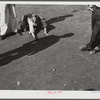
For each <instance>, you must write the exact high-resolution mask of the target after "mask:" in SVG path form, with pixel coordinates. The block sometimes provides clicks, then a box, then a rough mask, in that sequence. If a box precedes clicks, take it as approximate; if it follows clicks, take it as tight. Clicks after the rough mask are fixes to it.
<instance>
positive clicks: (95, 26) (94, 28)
mask: <svg viewBox="0 0 100 100" xmlns="http://www.w3.org/2000/svg"><path fill="white" fill-rule="evenodd" d="M96 22H97V21H96V15H95V13H94V12H92V20H91V28H92V35H91V39H90V42H89V43H88V44H87V45H86V46H82V47H80V48H79V49H80V50H81V51H86V50H87V51H90V50H92V49H94V47H95V42H96V38H97V34H98V31H99V27H98V26H99V22H97V23H96Z"/></svg>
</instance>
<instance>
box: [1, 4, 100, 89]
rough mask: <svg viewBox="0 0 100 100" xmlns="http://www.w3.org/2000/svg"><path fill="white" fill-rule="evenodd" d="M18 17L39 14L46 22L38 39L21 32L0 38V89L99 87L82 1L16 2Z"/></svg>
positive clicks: (98, 57) (99, 70) (98, 63)
mask: <svg viewBox="0 0 100 100" xmlns="http://www.w3.org/2000/svg"><path fill="white" fill-rule="evenodd" d="M16 7H17V16H18V20H20V19H21V16H22V15H24V14H27V13H31V12H34V13H36V14H39V15H40V16H42V17H43V18H45V21H46V23H47V25H48V27H47V29H48V34H49V36H47V37H46V36H44V34H43V30H41V31H40V32H39V34H38V37H39V38H40V39H39V41H37V42H36V41H34V39H33V38H32V37H31V36H30V35H29V34H28V32H24V33H23V35H22V36H20V35H19V34H17V35H14V36H9V37H8V38H6V39H5V40H3V41H0V90H100V76H99V75H100V53H97V54H95V55H89V52H82V51H80V50H79V46H81V45H83V44H86V43H87V42H89V39H90V36H91V11H88V10H87V9H86V6H83V5H78V6H77V5H59V6H57V5H17V6H16Z"/></svg>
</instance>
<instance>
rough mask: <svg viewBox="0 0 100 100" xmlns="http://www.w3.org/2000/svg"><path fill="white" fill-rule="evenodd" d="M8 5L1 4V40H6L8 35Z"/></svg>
mask: <svg viewBox="0 0 100 100" xmlns="http://www.w3.org/2000/svg"><path fill="white" fill-rule="evenodd" d="M7 29H8V26H7V4H0V38H1V40H2V39H4V38H5V35H6V33H7Z"/></svg>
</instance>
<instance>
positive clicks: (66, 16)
mask: <svg viewBox="0 0 100 100" xmlns="http://www.w3.org/2000/svg"><path fill="white" fill-rule="evenodd" d="M68 17H73V14H68V15H63V16H58V17H54V18H51V19H49V20H47V21H45V22H46V24H47V31H48V32H49V31H51V30H53V29H55V26H54V25H51V24H53V23H56V22H60V21H64V20H65V19H66V18H68Z"/></svg>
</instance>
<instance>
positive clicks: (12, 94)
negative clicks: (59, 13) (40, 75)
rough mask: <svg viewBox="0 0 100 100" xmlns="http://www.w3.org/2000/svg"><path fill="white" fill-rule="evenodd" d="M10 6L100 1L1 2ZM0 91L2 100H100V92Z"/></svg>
mask: <svg viewBox="0 0 100 100" xmlns="http://www.w3.org/2000/svg"><path fill="white" fill-rule="evenodd" d="M0 3H2V4H3V3H8V4H34V5H35V4H39V5H47V4H48V5H93V4H100V2H99V1H96V2H95V1H71V2H70V1H63V2H62V1H0ZM50 91H51V92H53V93H54V92H55V93H54V94H49V93H48V92H49V90H39V91H38V90H36V91H35V90H0V99H100V91H63V90H62V91H61V90H60V93H58V92H59V91H57V90H50Z"/></svg>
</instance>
